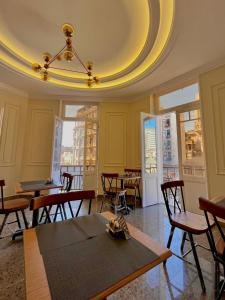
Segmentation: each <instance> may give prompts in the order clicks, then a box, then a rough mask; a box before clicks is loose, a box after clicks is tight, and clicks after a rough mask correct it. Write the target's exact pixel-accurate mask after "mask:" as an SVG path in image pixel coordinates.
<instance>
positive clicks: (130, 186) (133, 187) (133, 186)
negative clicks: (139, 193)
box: [124, 183, 138, 190]
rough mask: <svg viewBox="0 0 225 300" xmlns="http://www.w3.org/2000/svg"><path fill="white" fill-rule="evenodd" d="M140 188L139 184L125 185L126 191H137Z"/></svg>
mask: <svg viewBox="0 0 225 300" xmlns="http://www.w3.org/2000/svg"><path fill="white" fill-rule="evenodd" d="M137 187H138V184H137V183H126V184H124V188H126V189H133V190H134V189H136V188H137Z"/></svg>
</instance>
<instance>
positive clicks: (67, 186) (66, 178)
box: [55, 172, 74, 220]
mask: <svg viewBox="0 0 225 300" xmlns="http://www.w3.org/2000/svg"><path fill="white" fill-rule="evenodd" d="M62 184H63V187H62V189H61V193H68V192H70V191H71V189H72V184H73V175H72V174H70V173H67V172H64V173H63V174H62ZM68 205H69V209H70V213H71V216H72V218H74V214H73V210H72V205H71V202H70V201H68ZM58 210H59V211H60V214H61V218H62V220H63V215H64V218H65V219H67V216H66V210H65V205H64V204H62V205H57V208H56V212H55V214H56V216H57V214H58ZM62 211H63V214H62Z"/></svg>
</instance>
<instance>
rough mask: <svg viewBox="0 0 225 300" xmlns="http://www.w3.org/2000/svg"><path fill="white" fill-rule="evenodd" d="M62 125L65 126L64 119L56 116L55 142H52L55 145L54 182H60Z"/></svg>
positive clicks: (53, 159) (52, 171)
mask: <svg viewBox="0 0 225 300" xmlns="http://www.w3.org/2000/svg"><path fill="white" fill-rule="evenodd" d="M62 127H63V122H62V120H61V119H60V118H58V117H55V123H54V135H53V143H52V145H53V150H52V166H51V179H53V181H54V182H60V159H61V144H62Z"/></svg>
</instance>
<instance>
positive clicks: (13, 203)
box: [0, 180, 29, 238]
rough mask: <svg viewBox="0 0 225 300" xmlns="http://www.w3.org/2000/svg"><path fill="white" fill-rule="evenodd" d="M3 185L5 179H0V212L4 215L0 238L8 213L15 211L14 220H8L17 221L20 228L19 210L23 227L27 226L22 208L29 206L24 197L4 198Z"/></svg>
mask: <svg viewBox="0 0 225 300" xmlns="http://www.w3.org/2000/svg"><path fill="white" fill-rule="evenodd" d="M4 186H5V180H0V188H1V204H0V214H1V215H5V216H4V219H3V222H2V225H1V227H0V238H1V234H2V231H3V228H4V226H5V224H6V221H7V218H8V216H9V214H11V213H15V215H16V221H14V222H10V223H8V224H11V223H15V222H17V223H18V227H19V229H21V222H20V219H19V212H21V214H22V217H23V221H24V225H25V228H28V222H27V219H26V216H25V213H24V210H25V209H26V208H28V207H29V200H28V199H25V198H16V199H15V198H13V199H11V200H4V196H3V187H4Z"/></svg>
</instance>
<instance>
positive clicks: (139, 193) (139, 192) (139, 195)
mask: <svg viewBox="0 0 225 300" xmlns="http://www.w3.org/2000/svg"><path fill="white" fill-rule="evenodd" d="M137 189H138V197H139V199H140V201H141V191H140V186H139V185H138V187H137Z"/></svg>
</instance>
